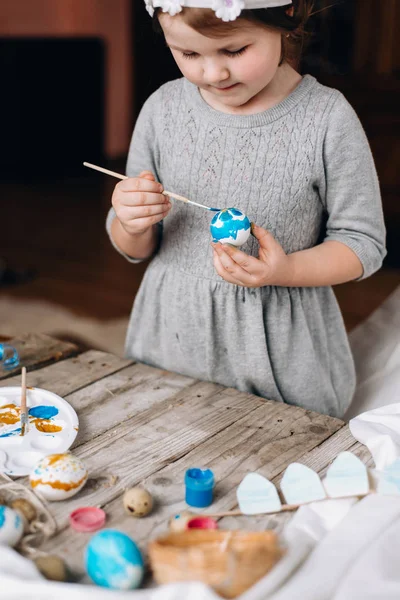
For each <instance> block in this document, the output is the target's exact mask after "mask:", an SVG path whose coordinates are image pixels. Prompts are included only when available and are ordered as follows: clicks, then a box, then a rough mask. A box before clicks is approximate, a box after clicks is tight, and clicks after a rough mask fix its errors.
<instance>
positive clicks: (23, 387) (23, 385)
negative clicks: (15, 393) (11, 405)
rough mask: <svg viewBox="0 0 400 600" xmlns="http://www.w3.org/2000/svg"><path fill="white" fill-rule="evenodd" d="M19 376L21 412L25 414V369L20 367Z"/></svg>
mask: <svg viewBox="0 0 400 600" xmlns="http://www.w3.org/2000/svg"><path fill="white" fill-rule="evenodd" d="M21 375H22V381H21V412H26V367H22V371H21Z"/></svg>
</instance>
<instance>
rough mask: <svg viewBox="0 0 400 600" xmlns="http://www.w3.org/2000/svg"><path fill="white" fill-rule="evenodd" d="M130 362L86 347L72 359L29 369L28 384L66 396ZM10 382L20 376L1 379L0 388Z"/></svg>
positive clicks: (19, 380)
mask: <svg viewBox="0 0 400 600" xmlns="http://www.w3.org/2000/svg"><path fill="white" fill-rule="evenodd" d="M131 364H133V361H131V360H127V359H123V358H119V357H117V356H114V355H113V354H108V353H106V352H100V351H98V350H89V351H88V352H84V353H83V354H80V355H79V356H75V357H74V358H69V359H66V360H63V361H62V362H59V363H57V364H53V365H50V366H47V367H43V368H41V369H39V370H37V371H31V372H30V373H29V374H28V376H27V384H28V385H29V386H31V387H38V388H43V389H46V390H49V391H51V392H54V393H55V394H58V395H59V396H62V397H65V396H67V395H68V394H71V393H72V392H75V391H76V390H79V389H81V388H84V387H85V386H88V385H89V384H91V383H93V382H95V381H97V380H99V379H103V378H104V377H106V376H107V375H110V374H111V373H115V372H116V371H120V370H121V369H123V368H124V367H126V366H128V365H131ZM12 385H21V377H20V376H19V375H17V376H15V377H10V378H9V379H6V380H3V381H1V382H0V387H4V386H12Z"/></svg>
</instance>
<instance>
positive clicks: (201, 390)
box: [0, 335, 371, 573]
mask: <svg viewBox="0 0 400 600" xmlns="http://www.w3.org/2000/svg"><path fill="white" fill-rule="evenodd" d="M10 343H14V344H15V345H16V346H17V347H18V349H19V350H20V353H21V363H22V364H25V365H26V367H27V369H28V385H30V386H35V387H41V388H45V389H47V390H50V391H53V392H55V393H57V394H59V395H60V396H62V397H64V398H65V399H66V400H67V401H68V402H69V403H70V404H71V405H72V406H73V407H74V408H75V410H76V412H77V414H78V417H79V421H80V427H79V433H78V436H77V438H76V440H75V443H74V445H73V448H72V449H73V452H74V454H75V455H76V456H79V457H80V458H81V459H82V460H83V461H84V462H85V464H86V465H87V467H88V469H89V480H88V482H87V484H86V486H85V487H84V488H83V490H82V491H81V492H80V493H79V494H78V495H77V496H75V497H73V498H71V499H70V500H68V501H65V502H54V503H52V504H51V505H50V509H51V512H52V514H53V515H54V516H55V518H56V520H57V523H58V526H59V533H58V534H57V535H56V536H55V537H54V538H52V539H51V540H50V541H49V542H47V544H46V546H45V548H43V549H44V550H46V551H49V552H51V553H56V554H58V555H59V556H62V557H63V558H64V559H65V560H66V561H67V563H68V564H69V566H70V567H71V568H72V569H73V570H74V571H76V572H77V573H83V560H82V556H83V550H84V548H85V546H86V544H87V542H88V539H89V538H90V534H87V535H86V534H82V533H77V532H75V531H73V530H72V529H71V528H70V527H69V526H68V516H69V514H70V513H71V512H72V510H73V509H75V508H77V507H80V506H101V507H103V508H104V510H105V511H106V513H107V515H108V519H107V526H108V527H116V528H118V529H121V530H122V531H124V532H126V533H127V534H129V535H131V536H132V537H133V539H135V540H136V542H137V543H138V544H139V545H140V546H141V548H142V549H145V548H146V545H147V542H148V541H149V540H150V539H152V538H154V537H155V536H157V535H159V534H162V533H164V532H165V531H166V530H167V528H168V519H169V517H170V516H172V515H174V514H176V513H179V512H181V511H183V510H185V509H187V508H188V507H187V506H186V504H185V502H184V484H183V477H184V473H185V470H186V469H187V468H189V467H193V466H200V467H209V468H211V469H212V470H213V471H214V475H215V479H216V488H215V496H214V497H215V500H214V503H213V505H212V506H211V507H210V509H208V510H209V512H220V511H227V510H230V509H233V508H235V507H236V489H237V486H238V485H239V483H240V481H241V480H242V479H243V477H244V475H245V474H246V473H249V472H251V471H257V472H258V473H260V474H262V475H264V476H266V477H267V478H268V479H270V480H272V481H273V482H274V483H275V484H276V485H279V482H280V479H281V477H282V475H283V472H284V470H285V469H286V467H287V466H288V465H289V464H290V463H291V462H294V461H298V462H301V463H303V464H305V465H307V466H309V467H311V468H313V469H314V470H315V471H317V472H318V473H319V474H320V475H323V474H324V473H325V471H326V469H327V467H328V466H329V464H330V462H331V461H332V460H333V459H334V458H336V456H337V455H338V453H339V452H341V451H344V450H350V451H351V452H353V453H354V454H356V455H357V456H359V457H360V458H361V459H362V460H363V461H364V462H365V463H366V464H370V462H371V456H370V453H369V451H368V450H367V448H366V447H365V446H362V445H361V444H359V443H358V442H356V441H355V440H354V438H353V437H352V435H351V433H350V431H349V429H348V427H347V426H346V425H345V423H344V422H343V421H340V420H339V419H334V418H331V417H327V416H324V415H319V414H317V413H314V412H310V411H306V410H303V409H302V408H298V407H293V406H288V405H286V404H282V403H277V402H271V401H266V400H262V399H261V398H258V397H256V396H252V395H250V394H246V393H242V392H238V391H236V390H234V389H227V388H224V387H222V386H220V385H215V384H212V383H205V382H202V381H198V380H194V379H190V378H189V377H184V376H182V375H178V374H175V373H169V372H167V371H162V370H160V369H154V368H151V367H148V366H146V365H143V364H139V363H136V364H135V363H134V362H133V361H131V360H126V359H122V358H118V357H116V356H113V355H111V354H107V353H104V352H99V351H97V350H91V351H88V352H81V353H80V352H79V350H78V349H77V348H76V347H75V346H74V345H73V344H69V343H65V342H60V341H57V340H54V339H52V338H49V337H47V336H44V335H40V336H38V335H27V336H24V337H23V338H20V339H15V340H12V341H11V342H10ZM1 377H2V380H1V381H0V386H8V385H20V374H19V371H14V372H11V373H8V374H6V373H4V371H3V372H1ZM139 484H142V485H144V486H145V487H146V488H147V489H148V490H149V491H150V492H151V494H152V495H153V497H154V498H155V500H156V507H155V509H154V511H153V512H152V514H151V515H150V516H148V517H146V518H144V519H135V518H132V517H130V516H129V515H127V514H126V513H125V512H124V510H123V505H122V500H121V496H122V494H123V492H124V490H125V489H127V488H129V487H132V486H135V485H139ZM291 516H292V514H291V513H281V514H278V515H271V516H257V517H226V518H223V519H221V520H220V527H221V528H227V529H239V528H241V529H248V530H257V529H267V528H273V529H278V530H280V529H281V528H282V527H283V525H284V524H285V522H287V520H288V519H290V518H291Z"/></svg>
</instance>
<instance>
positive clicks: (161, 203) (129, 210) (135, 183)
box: [111, 171, 171, 235]
mask: <svg viewBox="0 0 400 600" xmlns="http://www.w3.org/2000/svg"><path fill="white" fill-rule="evenodd" d="M162 191H163V187H162V185H161V183H157V182H156V180H155V177H154V175H153V174H152V173H150V171H142V173H140V175H139V177H129V178H128V179H124V180H122V181H120V182H119V183H117V185H116V186H115V189H114V193H113V195H112V199H111V202H112V205H113V207H114V210H115V213H116V215H117V218H118V220H119V222H120V223H121V225H122V227H123V228H124V230H125V231H126V232H127V233H129V234H130V235H137V234H142V233H144V232H145V231H147V230H148V229H150V228H151V227H152V226H153V225H155V224H156V223H158V222H159V221H162V220H163V219H164V218H165V217H166V215H167V214H168V213H169V211H170V209H171V202H170V201H169V198H167V197H166V196H163V195H162V194H161V192H162Z"/></svg>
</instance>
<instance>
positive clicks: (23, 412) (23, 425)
mask: <svg viewBox="0 0 400 600" xmlns="http://www.w3.org/2000/svg"><path fill="white" fill-rule="evenodd" d="M21 375H22V382H21V435H25V433H26V431H27V429H28V410H27V407H26V367H22V372H21Z"/></svg>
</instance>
